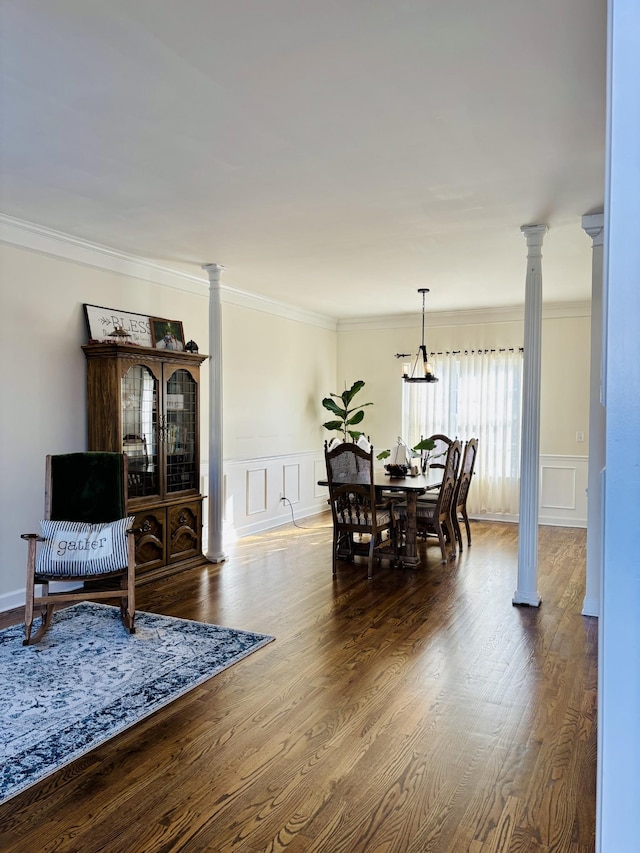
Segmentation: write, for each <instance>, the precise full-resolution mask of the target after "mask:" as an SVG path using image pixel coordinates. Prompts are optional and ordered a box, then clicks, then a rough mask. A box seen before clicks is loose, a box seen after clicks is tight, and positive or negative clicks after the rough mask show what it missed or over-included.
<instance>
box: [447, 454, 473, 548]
mask: <svg viewBox="0 0 640 853" xmlns="http://www.w3.org/2000/svg"><path fill="white" fill-rule="evenodd" d="M477 454H478V439H477V438H470V439H469V441H467V443H466V444H465V446H464V454H463V457H462V465H461V466H460V474H459V475H458V480H457V482H456V488H455V492H454V496H453V508H452V511H451V518H452V520H453V529H454V532H455V535H456V541H457V543H458V546H459V547H460V550H461V551H462V531H461V530H460V522H461V521H462V522H464V526H465V528H466V531H467V545H468V546H469V547H471V527H470V526H469V516H468V515H467V496H468V494H469V487H470V486H471V478H472V477H473V471H474V468H475V464H476V456H477Z"/></svg>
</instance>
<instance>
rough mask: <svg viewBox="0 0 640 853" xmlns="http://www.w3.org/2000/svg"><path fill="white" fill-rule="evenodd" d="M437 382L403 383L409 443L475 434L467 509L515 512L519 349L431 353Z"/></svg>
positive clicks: (518, 468) (520, 387) (518, 416)
mask: <svg viewBox="0 0 640 853" xmlns="http://www.w3.org/2000/svg"><path fill="white" fill-rule="evenodd" d="M433 363H434V369H435V374H436V376H437V377H438V379H439V380H440V381H439V382H436V383H433V384H431V383H426V382H425V383H421V382H418V383H408V382H405V383H404V386H403V405H402V429H403V433H402V434H403V436H404V438H405V440H407V441H408V442H409V444H410V445H411V446H413V445H414V444H416V443H417V442H418V441H419V440H420V438H421V436H425V437H426V436H429V435H433V434H434V433H443V434H444V435H448V436H450V437H452V438H459V439H461V440H462V441H463V442H464V441H466V440H467V439H469V438H474V437H475V438H477V439H478V455H477V458H476V467H475V475H474V478H473V483H472V486H471V489H470V491H469V500H468V509H469V511H470V512H476V513H478V512H483V513H510V514H511V513H513V514H516V513H517V512H518V500H519V477H520V420H521V404H522V351H521V350H480V351H470V352H458V353H441V354H440V353H439V354H437V355H434V356H433Z"/></svg>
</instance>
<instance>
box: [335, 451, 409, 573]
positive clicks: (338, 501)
mask: <svg viewBox="0 0 640 853" xmlns="http://www.w3.org/2000/svg"><path fill="white" fill-rule="evenodd" d="M324 454H325V462H326V466H327V479H328V482H329V503H330V504H331V515H332V518H333V549H332V553H333V559H332V568H333V574H334V575H335V574H336V572H337V563H338V559H346V560H348V561H349V562H353V559H354V557H355V556H356V555H357V554H364V555H366V556H367V560H368V562H367V566H368V568H367V577H368V578H371V577H373V560H374V556H376V557H377V559H378V562H380V559H381V558H382V557H385V558H387V559H390V560H392V561H393V563H394V565H395V564H397V562H398V548H397V537H396V535H395V517H394V513H393V510H392V507H391V506H377V505H376V489H375V485H374V477H373V458H374V456H373V448H371V449H370V450H369V452H367V451H366V450H365V449H363V448H361V447H358V446H357V445H356V444H354V443H351V442H344V443H342V444H340V445H338V446H337V447H333V448H329V446H328V445H327V442H325V450H324ZM364 536H368V542H365V543H363V537H364Z"/></svg>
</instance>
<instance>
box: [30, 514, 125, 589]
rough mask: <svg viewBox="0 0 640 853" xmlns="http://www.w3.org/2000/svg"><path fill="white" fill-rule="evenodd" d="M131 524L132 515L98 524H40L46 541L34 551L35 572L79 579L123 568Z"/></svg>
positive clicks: (64, 522) (46, 522)
mask: <svg viewBox="0 0 640 853" xmlns="http://www.w3.org/2000/svg"><path fill="white" fill-rule="evenodd" d="M133 521H134V516H131V517H129V518H119V519H118V520H117V521H109V522H105V523H102V524H87V523H85V522H82V521H51V520H44V521H41V522H40V529H41V531H42V536H43V537H44V539H45V540H46V541H45V542H43V543H42V545H41V547H40V549H39V551H38V559H37V561H36V573H38V574H43V575H57V576H60V577H72V576H74V577H78V576H80V577H82V576H86V575H98V574H106V573H107V572H115V571H117V570H118V569H124V568H125V567H126V565H127V562H128V554H127V530H129V528H130V527H131V526H132V524H133Z"/></svg>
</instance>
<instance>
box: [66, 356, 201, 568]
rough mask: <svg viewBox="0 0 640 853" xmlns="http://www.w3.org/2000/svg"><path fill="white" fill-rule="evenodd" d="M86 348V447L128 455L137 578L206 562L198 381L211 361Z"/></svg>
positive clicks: (128, 506) (192, 357)
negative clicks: (204, 553) (87, 435)
mask: <svg viewBox="0 0 640 853" xmlns="http://www.w3.org/2000/svg"><path fill="white" fill-rule="evenodd" d="M82 349H83V351H84V354H85V356H86V359H87V405H88V431H89V441H88V444H89V450H110V451H117V452H121V451H124V452H125V453H126V454H127V456H128V463H129V464H128V468H129V474H128V495H127V509H128V512H129V514H130V515H135V519H136V521H135V527H136V529H137V531H138V532H137V533H136V572H137V574H138V575H140V576H144V575H145V574H147V573H148V575H149V576H151V574H153V576H154V577H157V576H159V575H164V574H170V573H173V572H175V571H178V570H181V569H184V568H188V567H190V566H194V565H197V564H198V563H201V562H202V561H203V555H202V500H203V497H202V495H201V494H200V429H199V420H200V404H199V397H200V393H199V392H200V384H199V383H200V365H201V363H202V362H203V361H204V360H205V358H206V357H207V356H204V355H196V354H192V353H188V352H172V351H167V350H156V349H152V348H147V347H141V346H133V345H131V344H120V343H118V344H111V343H107V344H103V343H95V344H87V345H86V346H83V347H82Z"/></svg>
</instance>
